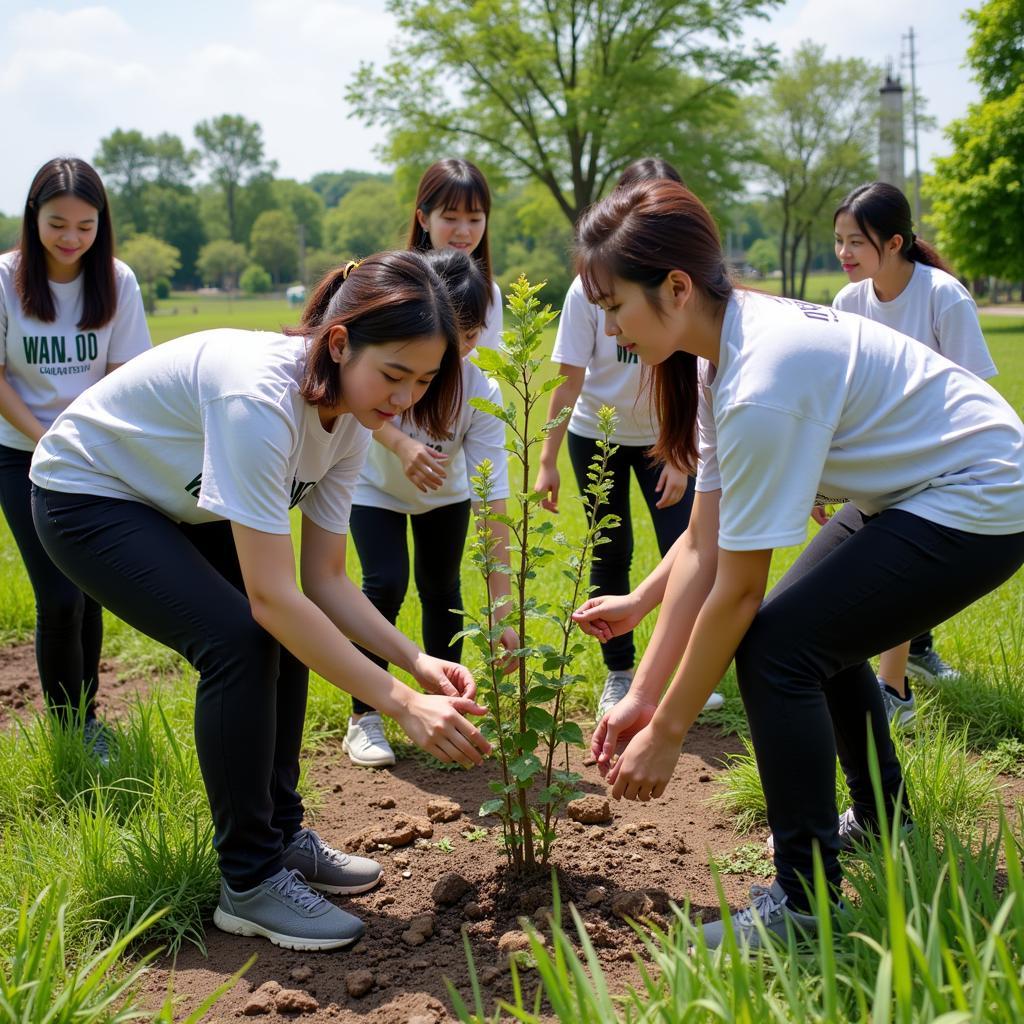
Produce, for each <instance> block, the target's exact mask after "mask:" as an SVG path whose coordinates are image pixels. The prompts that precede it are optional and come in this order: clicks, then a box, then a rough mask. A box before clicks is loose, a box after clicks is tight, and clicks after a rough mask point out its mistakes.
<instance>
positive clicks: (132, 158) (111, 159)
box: [93, 128, 153, 231]
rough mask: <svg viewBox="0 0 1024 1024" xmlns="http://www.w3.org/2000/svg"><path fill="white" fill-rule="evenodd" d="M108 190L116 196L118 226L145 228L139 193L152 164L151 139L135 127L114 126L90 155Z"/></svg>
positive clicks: (139, 229) (146, 179) (134, 228)
mask: <svg viewBox="0 0 1024 1024" xmlns="http://www.w3.org/2000/svg"><path fill="white" fill-rule="evenodd" d="M93 162H94V163H95V164H96V169H97V170H98V171H99V172H100V174H102V175H103V181H104V185H105V186H106V188H107V191H108V192H110V193H112V194H113V195H114V196H116V199H117V201H116V203H115V206H114V209H115V214H116V218H117V220H118V226H119V227H122V226H123V227H124V228H128V226H129V225H130V226H131V229H132V230H138V231H144V230H145V224H144V223H143V216H142V211H141V208H140V197H141V195H142V189H143V187H144V186H145V184H146V182H147V181H149V180H150V172H151V171H152V168H153V141H152V139H147V138H146V136H145V135H143V134H142V132H140V131H138V130H136V129H134V128H133V129H130V130H129V131H125V130H123V129H121V128H115V129H114V131H112V132H111V133H110V134H109V135H108V136H107V137H106V138H105V139H100V148H99V150H98V151H97V152H96V155H95V156H94V157H93Z"/></svg>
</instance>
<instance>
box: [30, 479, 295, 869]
mask: <svg viewBox="0 0 1024 1024" xmlns="http://www.w3.org/2000/svg"><path fill="white" fill-rule="evenodd" d="M32 512H33V516H34V518H35V524H36V529H37V530H38V532H39V537H40V539H41V540H42V542H43V546H44V547H45V548H46V551H47V553H48V554H49V555H50V557H51V558H52V559H53V560H54V562H55V563H56V564H57V565H59V566H60V568H61V569H63V571H64V572H66V573H67V575H68V576H69V577H70V578H71V579H72V580H74V581H75V583H76V584H78V585H79V586H80V587H81V588H82V589H83V590H84V591H86V592H87V593H89V594H91V595H92V597H93V598H95V599H96V600H97V601H99V602H100V603H101V604H102V605H103V606H104V607H105V608H109V609H110V610H111V611H112V612H113V613H114V614H115V615H117V616H119V617H120V618H121V619H123V620H124V621H125V622H127V623H128V624H129V625H131V626H134V627H135V628H136V629H138V630H140V631H141V632H143V633H145V634H147V635H148V636H151V637H153V638H154V639H155V640H159V641H160V642H161V643H163V644H166V645H167V646H168V647H171V648H173V649H174V650H176V651H178V653H179V654H181V655H182V656H184V657H185V658H187V659H188V661H189V663H190V664H191V665H192V666H193V667H195V668H196V669H197V670H198V672H199V687H198V690H197V692H196V718H195V738H196V750H197V752H198V755H199V766H200V768H201V770H202V773H203V782H204V783H205V785H206V793H207V796H208V797H209V800H210V809H211V811H212V812H213V826H214V839H213V845H214V847H215V848H216V850H217V854H218V856H219V858H220V867H221V872H222V873H223V875H224V877H225V878H226V879H227V881H228V884H229V885H231V887H232V888H234V889H247V888H251V887H252V886H254V885H258V884H259V883H260V882H261V881H263V880H264V879H265V878H267V877H269V876H270V875H272V874H274V873H275V872H277V871H278V870H280V868H281V855H282V852H283V849H284V845H285V844H286V843H287V842H288V841H290V840H291V838H292V837H293V836H294V835H295V833H296V832H297V831H298V830H299V828H300V827H301V824H302V815H303V809H302V800H301V798H300V797H299V794H298V792H297V790H296V785H297V783H298V778H299V748H300V746H301V743H302V727H303V721H304V718H305V714H306V690H307V683H308V672H307V670H306V668H305V666H304V665H302V664H301V663H300V662H299V661H298V660H297V659H296V658H295V657H293V656H292V655H291V654H290V653H289V652H288V651H286V650H285V649H284V648H282V647H281V645H280V644H279V643H278V642H277V641H276V640H275V639H274V638H273V637H272V636H271V635H270V634H269V633H267V632H266V631H265V630H264V629H262V628H261V627H260V626H258V625H257V624H256V622H255V621H254V619H253V617H252V614H251V612H250V609H249V601H248V599H247V598H246V595H245V591H244V588H243V584H242V574H241V570H240V568H239V565H238V555H237V553H236V551H235V545H234V540H233V538H232V536H231V525H230V523H227V522H223V521H222V522H217V523H209V524H204V525H201V526H186V525H179V524H176V523H173V522H172V521H171V520H170V519H168V518H167V517H166V516H164V515H163V514H162V513H160V512H157V511H156V510H155V509H152V508H150V507H149V506H148V505H142V504H140V503H138V502H134V501H121V500H118V499H116V498H97V497H92V496H89V495H76V494H60V493H58V492H56V491H48V490H44V489H43V488H39V487H34V488H33V491H32Z"/></svg>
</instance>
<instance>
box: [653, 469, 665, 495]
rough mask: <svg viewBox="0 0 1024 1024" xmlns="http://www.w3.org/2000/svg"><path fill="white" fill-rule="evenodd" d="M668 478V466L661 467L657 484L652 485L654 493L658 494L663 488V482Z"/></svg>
mask: <svg viewBox="0 0 1024 1024" xmlns="http://www.w3.org/2000/svg"><path fill="white" fill-rule="evenodd" d="M667 477H668V466H663V467H662V470H661V472H660V473H659V474H658V482H657V483H656V484H655V485H654V489H655V491H658V492H659V493H660V492H661V491H662V489H663V488H664V487H665V481H666V479H667Z"/></svg>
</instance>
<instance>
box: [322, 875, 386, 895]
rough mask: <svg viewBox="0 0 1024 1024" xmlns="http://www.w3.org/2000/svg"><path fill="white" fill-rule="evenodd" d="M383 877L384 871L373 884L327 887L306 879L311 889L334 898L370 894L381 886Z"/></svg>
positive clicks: (324, 884)
mask: <svg viewBox="0 0 1024 1024" xmlns="http://www.w3.org/2000/svg"><path fill="white" fill-rule="evenodd" d="M383 877H384V871H383V869H381V873H380V874H379V875H378V876H377V877H376V878H375V879H374V880H373V881H372V882H363V883H361V884H360V885H327V884H326V883H324V882H311V881H310V880H309V879H308V878H307V879H306V885H308V886H309V887H310V889H316V890H317V891H318V892H327V893H330V894H331V895H332V896H358V895H359V894H360V893H362V892H369V891H370V890H371V889H373V888H376V886H378V885H380V881H381V879H382V878H383Z"/></svg>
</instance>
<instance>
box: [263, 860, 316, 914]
mask: <svg viewBox="0 0 1024 1024" xmlns="http://www.w3.org/2000/svg"><path fill="white" fill-rule="evenodd" d="M270 888H271V890H272V891H274V892H278V893H280V894H281V895H282V896H283V897H284V898H285V899H286V900H289V901H290V902H291V903H294V904H295V905H296V906H297V907H298V908H299V909H300V910H317V909H319V907H320V905H321V904H322V903H326V902H327V901H326V900H325V899H324V898H323V897H322V896H321V895H320V894H319V893H318V892H314V890H312V889H311V888H310V887H309V886H308V885H306V882H305V879H304V878H303V877H302V874H301V872H299V871H296V870H294V869H292V870H291V871H289V872H288V873H287V874H286V875H284V876H283V877H281V878H279V879H278V880H277V881H276V882H275V883H274V884H273V885H272V886H271V887H270Z"/></svg>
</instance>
